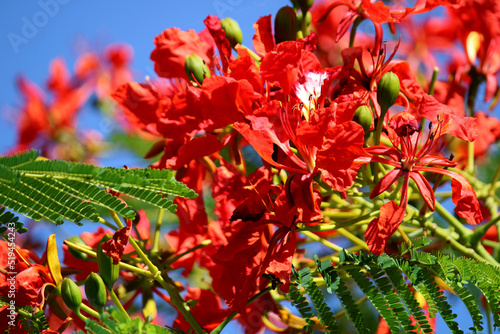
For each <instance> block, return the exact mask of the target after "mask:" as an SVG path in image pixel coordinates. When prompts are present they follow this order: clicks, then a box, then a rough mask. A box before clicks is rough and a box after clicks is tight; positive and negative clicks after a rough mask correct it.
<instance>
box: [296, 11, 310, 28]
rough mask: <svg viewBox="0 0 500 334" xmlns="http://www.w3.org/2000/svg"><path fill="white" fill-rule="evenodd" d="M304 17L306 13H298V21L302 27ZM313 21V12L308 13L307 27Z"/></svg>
mask: <svg viewBox="0 0 500 334" xmlns="http://www.w3.org/2000/svg"><path fill="white" fill-rule="evenodd" d="M303 17H304V13H302V12H300V13H298V14H297V22H298V23H299V27H302V18H303ZM311 21H312V15H311V12H307V13H306V27H309V25H310V24H311Z"/></svg>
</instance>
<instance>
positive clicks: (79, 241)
mask: <svg viewBox="0 0 500 334" xmlns="http://www.w3.org/2000/svg"><path fill="white" fill-rule="evenodd" d="M68 241H71V242H72V243H74V244H78V245H83V246H86V245H87V244H86V243H85V241H83V239H82V238H80V237H79V236H77V235H74V236H72V237H71V238H69V239H68ZM68 250H69V252H70V254H71V255H73V257H74V258H75V259H78V260H83V261H87V259H88V255H87V254H85V253H83V252H80V251H78V250H76V249H73V248H71V247H68Z"/></svg>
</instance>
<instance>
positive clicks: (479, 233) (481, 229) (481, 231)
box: [470, 216, 500, 247]
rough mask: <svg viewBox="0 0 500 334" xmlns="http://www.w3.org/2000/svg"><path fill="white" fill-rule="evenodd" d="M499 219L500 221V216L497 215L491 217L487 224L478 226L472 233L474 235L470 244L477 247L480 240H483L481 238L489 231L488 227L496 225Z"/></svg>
mask: <svg viewBox="0 0 500 334" xmlns="http://www.w3.org/2000/svg"><path fill="white" fill-rule="evenodd" d="M499 221H500V216H496V217H495V218H493V219H491V220H490V221H489V222H487V223H486V224H484V225H481V226H480V227H478V228H477V229H476V230H475V231H474V232H473V233H472V235H471V237H470V244H471V245H472V247H475V246H476V245H477V244H478V243H479V241H480V240H481V238H482V237H483V236H484V235H485V234H486V232H487V231H488V229H489V228H490V227H492V226H493V225H495V224H496V223H497V222H499Z"/></svg>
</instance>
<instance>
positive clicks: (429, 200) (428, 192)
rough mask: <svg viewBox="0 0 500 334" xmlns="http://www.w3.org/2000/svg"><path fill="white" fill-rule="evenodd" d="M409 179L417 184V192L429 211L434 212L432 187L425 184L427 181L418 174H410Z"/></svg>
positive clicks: (427, 183)
mask: <svg viewBox="0 0 500 334" xmlns="http://www.w3.org/2000/svg"><path fill="white" fill-rule="evenodd" d="M410 177H411V178H412V180H413V181H415V183H416V184H417V187H418V190H419V191H420V194H421V195H422V197H423V198H424V201H425V203H426V204H427V206H428V207H429V209H431V210H432V211H434V201H435V199H434V191H432V187H431V185H430V184H429V182H427V179H426V178H425V177H423V176H422V175H421V174H420V173H418V172H410Z"/></svg>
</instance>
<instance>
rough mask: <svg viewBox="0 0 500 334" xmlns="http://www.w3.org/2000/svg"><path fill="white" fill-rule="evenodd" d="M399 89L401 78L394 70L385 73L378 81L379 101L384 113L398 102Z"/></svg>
mask: <svg viewBox="0 0 500 334" xmlns="http://www.w3.org/2000/svg"><path fill="white" fill-rule="evenodd" d="M399 89H400V84H399V78H398V76H397V75H396V74H394V73H392V72H387V73H386V74H384V75H383V76H382V78H381V79H380V81H379V82H378V87H377V101H378V104H379V105H380V108H381V109H382V113H383V114H384V115H385V113H386V112H387V110H388V109H389V108H390V107H392V105H393V104H394V102H396V99H397V97H398V94H399Z"/></svg>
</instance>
